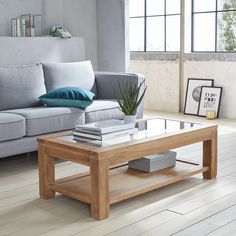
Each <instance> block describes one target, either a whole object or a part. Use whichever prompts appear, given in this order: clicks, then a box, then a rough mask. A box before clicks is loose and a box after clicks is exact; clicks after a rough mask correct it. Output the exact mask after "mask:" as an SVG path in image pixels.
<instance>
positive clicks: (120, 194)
mask: <svg viewBox="0 0 236 236" xmlns="http://www.w3.org/2000/svg"><path fill="white" fill-rule="evenodd" d="M207 170H208V167H203V166H201V165H196V164H192V163H185V162H179V161H177V164H176V166H175V167H171V168H167V169H164V170H161V171H158V172H153V173H146V172H141V171H137V170H134V169H129V168H128V166H127V165H123V166H120V167H117V168H114V169H111V170H109V203H110V204H113V203H116V202H119V201H122V200H125V199H128V198H131V197H134V196H136V195H139V194H142V193H145V192H149V191H151V190H154V189H157V188H160V187H163V186H166V185H169V184H172V183H175V182H177V181H180V180H183V179H185V178H187V177H190V176H193V175H196V174H199V173H202V172H205V171H207ZM50 189H52V190H53V191H55V192H59V193H62V194H64V195H67V196H69V197H72V198H75V199H77V200H80V201H82V202H85V203H88V204H90V203H91V197H90V196H91V195H90V189H91V185H90V175H89V174H88V173H86V174H80V175H76V176H72V177H66V178H64V179H60V180H58V181H56V182H55V184H52V185H50Z"/></svg>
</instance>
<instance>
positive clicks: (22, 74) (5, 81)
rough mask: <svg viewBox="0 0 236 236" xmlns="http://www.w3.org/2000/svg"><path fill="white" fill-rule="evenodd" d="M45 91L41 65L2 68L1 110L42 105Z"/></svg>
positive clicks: (0, 68)
mask: <svg viewBox="0 0 236 236" xmlns="http://www.w3.org/2000/svg"><path fill="white" fill-rule="evenodd" d="M45 91H46V87H45V84H44V76H43V68H42V65H41V64H36V65H27V66H14V67H0V110H7V109H17V108H25V107H32V106H37V105H40V101H39V96H40V95H42V94H44V93H45Z"/></svg>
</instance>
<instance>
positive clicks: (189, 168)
mask: <svg viewBox="0 0 236 236" xmlns="http://www.w3.org/2000/svg"><path fill="white" fill-rule="evenodd" d="M155 122H156V128H155V127H154V126H155V125H154V126H153V124H154V123H155ZM168 122H172V125H170V127H172V126H173V124H175V126H177V128H174V129H172V128H173V127H172V128H169V129H168ZM173 122H174V123H173ZM161 123H163V125H165V128H164V129H163V127H160V124H161ZM146 129H147V130H146ZM155 130H156V131H157V134H155ZM172 130H175V131H172ZM149 131H150V132H149ZM161 133H163V134H161ZM126 138H127V140H125V139H124V140H120V139H119V142H118V141H116V140H111V141H110V142H108V143H107V144H106V145H104V146H103V147H99V146H95V145H93V144H87V143H82V142H77V143H76V142H75V141H73V136H72V135H71V132H69V133H68V132H67V133H63V134H60V135H55V136H51V137H47V138H39V139H38V143H39V151H38V161H39V183H40V197H41V198H43V199H50V198H53V197H54V196H55V192H59V193H62V194H64V195H67V196H69V197H72V198H75V199H78V200H80V201H82V202H85V203H88V204H90V206H91V215H92V217H93V218H95V219H97V220H101V219H105V218H107V217H108V216H109V210H110V204H113V203H116V202H119V201H122V200H125V199H128V198H131V197H134V196H136V195H139V194H143V193H145V192H148V191H151V190H154V189H157V188H160V187H163V186H166V185H169V184H172V183H174V182H177V181H180V180H183V179H185V178H187V177H190V176H193V175H196V174H199V173H203V178H205V179H213V178H215V177H216V174H217V125H195V124H192V123H188V122H179V121H170V120H163V119H152V120H148V121H147V122H146V123H145V130H144V131H140V132H138V134H137V135H135V137H128V136H127V137H126ZM197 142H203V162H202V164H199V165H197V164H196V163H191V162H188V161H186V160H184V161H183V160H178V161H177V164H176V166H175V167H172V168H167V169H164V170H161V171H158V172H154V173H145V172H141V171H137V170H134V169H129V168H128V166H127V161H130V160H134V159H138V158H141V157H143V156H146V155H151V154H154V153H159V152H164V151H167V150H170V149H174V148H178V147H182V146H186V145H189V144H193V143H197ZM55 158H59V159H62V160H66V161H72V162H75V163H79V164H83V165H86V166H89V168H90V172H89V173H84V174H79V175H74V176H68V177H66V178H63V179H59V180H55Z"/></svg>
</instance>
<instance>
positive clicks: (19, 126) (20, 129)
mask: <svg viewBox="0 0 236 236" xmlns="http://www.w3.org/2000/svg"><path fill="white" fill-rule="evenodd" d="M25 134H26V128H25V118H24V117H22V116H20V115H15V114H10V113H2V112H0V141H7V140H12V139H18V138H21V137H23V136H25Z"/></svg>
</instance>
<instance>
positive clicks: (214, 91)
mask: <svg viewBox="0 0 236 236" xmlns="http://www.w3.org/2000/svg"><path fill="white" fill-rule="evenodd" d="M222 92H223V87H211V86H202V89H201V96H200V102H199V106H198V116H201V117H206V111H207V110H211V111H215V114H216V118H218V117H219V113H220V104H221V98H222ZM206 93H207V94H206Z"/></svg>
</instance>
